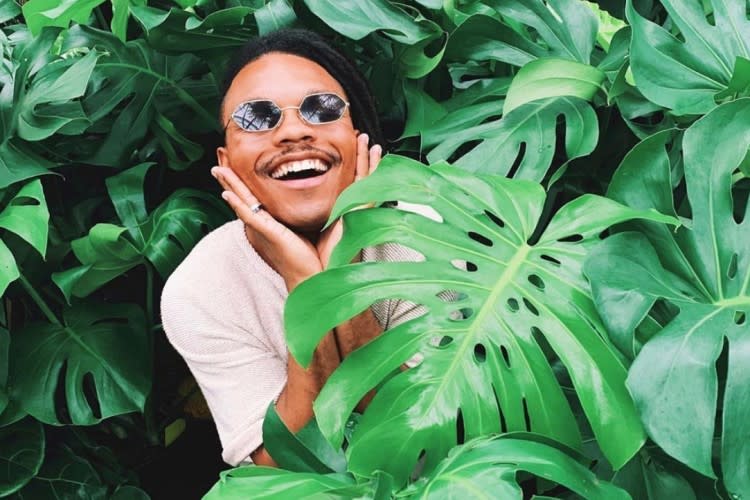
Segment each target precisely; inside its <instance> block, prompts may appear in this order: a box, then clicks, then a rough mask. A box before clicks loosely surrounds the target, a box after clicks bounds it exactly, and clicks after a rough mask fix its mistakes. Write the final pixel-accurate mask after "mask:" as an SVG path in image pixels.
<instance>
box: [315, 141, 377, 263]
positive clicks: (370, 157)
mask: <svg viewBox="0 0 750 500" xmlns="http://www.w3.org/2000/svg"><path fill="white" fill-rule="evenodd" d="M369 142H370V138H369V137H368V136H367V134H359V135H358V136H357V164H356V168H355V170H354V182H357V181H358V180H361V179H364V178H365V177H367V176H368V175H370V174H371V173H373V172H374V171H375V169H376V168H377V166H378V163H380V157H381V155H382V154H383V148H381V147H380V145H379V144H375V145H374V146H373V147H369ZM343 231H344V226H343V224H342V222H341V219H339V220H337V221H336V222H335V223H334V224H331V225H330V226H329V227H328V229H326V230H325V231H323V233H322V234H321V235H320V239H319V240H318V244H317V252H318V256H319V258H320V263H321V264H322V266H323V267H324V268H325V267H328V261H329V260H330V258H331V253H332V252H333V248H334V247H335V246H336V245H337V244H338V242H339V241H340V240H341V235H342V233H343Z"/></svg>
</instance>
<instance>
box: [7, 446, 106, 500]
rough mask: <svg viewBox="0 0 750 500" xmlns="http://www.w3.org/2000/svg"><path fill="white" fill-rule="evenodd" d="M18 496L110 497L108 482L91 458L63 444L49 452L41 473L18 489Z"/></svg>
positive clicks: (88, 499) (34, 499)
mask: <svg viewBox="0 0 750 500" xmlns="http://www.w3.org/2000/svg"><path fill="white" fill-rule="evenodd" d="M16 498H18V499H19V500H38V499H41V498H85V499H86V500H104V499H105V498H107V486H106V485H104V484H103V483H102V480H101V478H100V477H99V475H98V474H97V473H96V470H95V469H94V467H93V466H92V465H91V463H90V462H89V461H88V460H86V459H84V458H83V457H80V456H78V455H76V454H75V453H74V452H73V451H71V450H70V448H68V447H67V446H62V447H58V448H54V449H52V450H51V451H49V452H48V453H47V456H46V457H45V460H44V465H42V468H41V470H40V471H39V474H37V475H36V477H34V479H32V480H31V481H30V482H29V483H28V484H27V485H26V487H24V488H23V489H22V490H21V491H18V492H17V493H16Z"/></svg>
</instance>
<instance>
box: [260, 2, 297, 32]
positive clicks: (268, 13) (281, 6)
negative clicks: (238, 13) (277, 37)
mask: <svg viewBox="0 0 750 500" xmlns="http://www.w3.org/2000/svg"><path fill="white" fill-rule="evenodd" d="M296 20H297V15H296V14H295V13H294V9H292V7H291V6H290V5H289V3H288V2H287V0H271V1H270V2H268V3H267V4H265V5H264V6H263V7H261V8H260V9H258V10H256V11H255V21H256V22H257V23H258V34H259V35H265V34H268V33H271V32H272V31H276V30H278V29H280V28H283V27H285V26H290V25H291V24H292V23H294V21H296Z"/></svg>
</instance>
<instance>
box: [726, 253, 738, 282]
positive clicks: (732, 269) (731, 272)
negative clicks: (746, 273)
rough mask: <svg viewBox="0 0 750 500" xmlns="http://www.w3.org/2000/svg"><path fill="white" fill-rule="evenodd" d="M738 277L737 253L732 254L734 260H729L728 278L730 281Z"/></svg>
mask: <svg viewBox="0 0 750 500" xmlns="http://www.w3.org/2000/svg"><path fill="white" fill-rule="evenodd" d="M735 276H737V252H734V253H733V254H732V258H731V259H729V267H728V268H727V278H729V279H730V280H732V279H734V277H735Z"/></svg>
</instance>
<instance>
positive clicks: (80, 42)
mask: <svg viewBox="0 0 750 500" xmlns="http://www.w3.org/2000/svg"><path fill="white" fill-rule="evenodd" d="M86 47H94V48H96V49H97V50H99V51H101V52H102V56H101V57H100V59H99V61H98V62H97V65H96V68H95V71H94V75H93V77H92V78H93V80H94V82H95V85H94V86H93V87H92V89H93V91H92V92H90V93H88V94H87V95H86V96H85V98H84V99H83V107H84V109H85V110H86V112H87V115H88V117H89V119H90V120H92V121H93V122H96V123H97V126H96V127H95V131H96V132H98V133H101V134H103V135H102V136H101V137H100V145H99V146H98V148H97V150H96V151H95V152H94V154H93V155H92V156H91V157H90V158H85V161H87V162H88V163H94V164H97V165H108V166H120V165H123V164H128V163H130V160H131V158H130V157H131V155H132V154H133V152H134V151H135V150H138V149H140V148H142V147H143V143H144V142H145V139H146V135H147V134H148V133H149V132H154V134H156V135H157V136H159V135H161V138H162V140H165V139H167V138H171V140H174V141H175V142H176V143H177V145H178V146H179V147H177V148H176V149H174V152H172V150H171V149H169V148H165V152H167V153H168V157H169V162H168V164H169V165H170V166H172V167H173V168H183V167H185V166H187V165H189V164H190V163H192V162H193V161H194V160H196V159H197V158H198V157H200V156H201V153H202V150H201V149H200V147H199V146H198V145H197V144H196V143H193V142H192V141H189V140H188V139H187V138H186V136H185V135H184V134H185V133H186V132H188V131H190V132H206V131H210V130H213V129H216V127H218V125H217V124H216V118H215V116H214V115H213V114H212V113H211V112H209V111H208V110H207V109H206V108H205V107H204V105H202V104H201V103H200V102H199V101H198V100H196V98H195V97H194V95H198V94H206V89H208V90H209V92H208V96H209V98H214V97H215V96H216V89H215V85H213V83H212V82H208V81H202V82H200V83H201V86H200V88H197V87H196V86H195V85H193V78H192V77H193V76H194V75H196V74H202V73H203V72H204V71H202V70H203V69H204V68H203V66H202V64H201V63H200V61H199V60H198V59H197V58H195V57H194V56H192V55H190V54H182V55H179V56H167V55H164V54H162V53H159V52H155V51H152V50H148V48H147V47H146V44H145V41H144V40H135V41H133V42H127V43H123V42H122V41H121V40H119V39H118V38H117V37H115V36H114V35H112V34H110V33H107V32H105V31H100V30H97V29H94V28H91V27H88V26H83V25H75V26H73V27H71V28H70V29H69V30H68V31H67V32H66V33H65V37H64V42H63V48H64V49H65V50H70V49H78V50H80V49H83V48H86ZM186 86H189V88H190V92H188V91H187V90H186V88H185V87H186ZM165 134H166V135H165ZM186 146H187V150H188V151H190V155H189V156H188V157H187V158H182V157H181V156H179V155H177V151H182V152H184V151H183V150H184V149H185V147H186ZM170 153H172V154H170Z"/></svg>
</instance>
